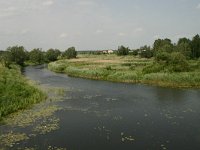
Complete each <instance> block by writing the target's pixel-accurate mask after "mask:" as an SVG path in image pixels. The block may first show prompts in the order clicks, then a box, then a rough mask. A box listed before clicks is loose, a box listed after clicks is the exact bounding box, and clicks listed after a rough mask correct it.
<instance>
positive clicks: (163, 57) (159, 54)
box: [155, 51, 171, 63]
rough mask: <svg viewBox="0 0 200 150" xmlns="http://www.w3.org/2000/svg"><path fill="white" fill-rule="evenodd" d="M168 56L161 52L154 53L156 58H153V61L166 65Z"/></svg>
mask: <svg viewBox="0 0 200 150" xmlns="http://www.w3.org/2000/svg"><path fill="white" fill-rule="evenodd" d="M170 57H171V56H170V54H169V53H167V52H163V51H158V52H157V53H156V56H155V60H156V62H159V63H160V62H165V63H168V62H169V60H170Z"/></svg>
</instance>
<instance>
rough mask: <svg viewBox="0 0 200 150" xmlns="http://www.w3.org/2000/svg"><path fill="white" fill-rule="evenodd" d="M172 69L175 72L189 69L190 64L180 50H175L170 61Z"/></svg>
mask: <svg viewBox="0 0 200 150" xmlns="http://www.w3.org/2000/svg"><path fill="white" fill-rule="evenodd" d="M169 66H170V70H171V71H174V72H184V71H189V64H188V62H187V60H186V57H185V56H184V55H183V54H182V53H180V52H173V53H171V55H170V61H169Z"/></svg>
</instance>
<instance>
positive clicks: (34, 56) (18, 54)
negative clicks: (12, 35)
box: [0, 46, 77, 67]
mask: <svg viewBox="0 0 200 150" xmlns="http://www.w3.org/2000/svg"><path fill="white" fill-rule="evenodd" d="M76 56H77V52H76V49H75V47H70V48H68V49H67V50H65V51H64V52H61V51H60V50H58V49H49V50H47V51H46V52H45V51H43V50H42V49H40V48H35V49H33V50H31V51H27V50H26V49H25V48H24V47H23V46H12V47H8V48H7V49H6V50H5V51H1V52H0V59H1V63H2V64H3V65H4V66H6V67H9V66H10V65H11V64H13V63H14V64H17V65H20V66H24V65H25V62H26V63H30V64H35V65H38V64H43V63H49V62H52V61H56V60H58V59H61V58H68V59H70V58H76Z"/></svg>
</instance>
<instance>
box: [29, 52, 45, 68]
mask: <svg viewBox="0 0 200 150" xmlns="http://www.w3.org/2000/svg"><path fill="white" fill-rule="evenodd" d="M29 60H30V61H31V62H32V63H35V64H42V63H44V54H43V52H42V50H41V49H39V48H37V49H33V50H32V51H30V52H29Z"/></svg>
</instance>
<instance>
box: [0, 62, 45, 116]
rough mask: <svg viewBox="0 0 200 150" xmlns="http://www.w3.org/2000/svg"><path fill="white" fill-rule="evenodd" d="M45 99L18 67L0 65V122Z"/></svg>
mask: <svg viewBox="0 0 200 150" xmlns="http://www.w3.org/2000/svg"><path fill="white" fill-rule="evenodd" d="M43 99H45V94H44V93H43V92H41V91H40V90H39V89H38V88H37V87H36V86H35V85H33V84H32V83H30V82H29V81H28V80H27V79H25V78H24V77H23V76H22V75H21V72H20V68H19V67H16V66H15V67H12V69H8V68H6V67H4V66H2V65H0V120H1V119H2V117H5V116H6V115H8V114H10V113H13V112H16V111H18V110H20V109H25V108H27V107H29V106H31V105H32V104H35V103H38V102H39V101H41V100H43Z"/></svg>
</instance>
